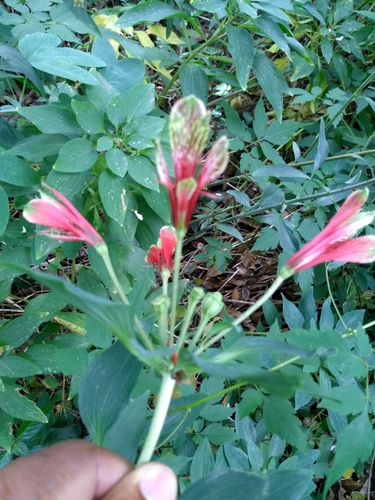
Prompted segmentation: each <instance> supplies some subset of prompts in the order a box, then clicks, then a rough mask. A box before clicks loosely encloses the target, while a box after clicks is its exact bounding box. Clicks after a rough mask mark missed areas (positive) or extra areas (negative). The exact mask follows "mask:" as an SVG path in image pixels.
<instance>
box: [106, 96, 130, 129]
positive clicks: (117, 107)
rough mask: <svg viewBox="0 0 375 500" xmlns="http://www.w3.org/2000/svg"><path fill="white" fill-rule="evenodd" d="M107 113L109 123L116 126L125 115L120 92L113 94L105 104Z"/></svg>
mask: <svg viewBox="0 0 375 500" xmlns="http://www.w3.org/2000/svg"><path fill="white" fill-rule="evenodd" d="M107 115H108V118H109V120H110V121H111V123H113V125H114V126H115V127H118V126H119V125H121V124H122V123H123V121H124V120H125V117H126V112H125V105H124V101H123V99H122V97H121V95H120V94H115V95H114V96H113V97H111V99H110V100H109V103H108V105H107Z"/></svg>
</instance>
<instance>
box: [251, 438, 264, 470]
mask: <svg viewBox="0 0 375 500" xmlns="http://www.w3.org/2000/svg"><path fill="white" fill-rule="evenodd" d="M247 455H248V457H249V462H250V464H251V467H252V469H253V470H254V471H258V470H259V471H260V470H261V468H262V467H263V454H262V452H261V451H260V448H259V446H257V445H256V444H255V443H253V442H252V441H248V443H247Z"/></svg>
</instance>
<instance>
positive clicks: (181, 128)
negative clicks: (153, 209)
mask: <svg viewBox="0 0 375 500" xmlns="http://www.w3.org/2000/svg"><path fill="white" fill-rule="evenodd" d="M209 131H210V125H209V113H208V112H207V110H206V108H205V106H204V104H203V102H202V101H200V100H199V99H196V98H195V97H193V96H190V97H186V98H184V99H180V100H179V101H178V102H177V103H176V104H175V105H174V106H173V108H172V111H171V115H170V123H169V135H170V141H171V149H172V160H173V169H174V181H172V179H171V177H170V175H169V171H168V167H167V163H166V161H165V158H164V155H163V152H162V150H161V148H160V146H159V145H158V149H157V156H156V164H157V169H158V175H159V180H160V183H161V184H163V185H164V186H165V187H166V188H167V189H168V193H169V198H170V202H171V208H172V218H173V223H174V225H175V227H176V228H177V230H178V231H180V230H182V231H185V230H186V229H187V227H188V225H189V223H190V219H191V216H192V214H193V211H194V207H195V204H196V203H197V200H198V197H199V195H200V194H204V195H206V196H213V195H210V194H209V193H207V192H205V191H203V188H204V187H205V186H207V184H209V183H210V182H212V181H213V180H215V179H217V178H218V177H219V176H220V175H221V174H222V173H223V172H224V170H225V169H226V166H227V163H228V139H227V138H226V137H221V138H220V139H219V140H218V141H217V142H216V143H215V145H214V146H213V148H212V149H211V150H210V152H209V154H208V156H207V158H206V160H205V161H204V162H203V165H202V168H201V170H200V172H199V174H198V175H197V176H196V171H197V168H198V165H199V163H200V162H201V159H202V155H203V150H204V147H205V145H206V143H207V139H208V134H209Z"/></svg>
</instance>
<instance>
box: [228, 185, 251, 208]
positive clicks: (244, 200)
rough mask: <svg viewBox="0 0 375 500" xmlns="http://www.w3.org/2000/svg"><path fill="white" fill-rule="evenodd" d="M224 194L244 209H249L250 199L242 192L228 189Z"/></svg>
mask: <svg viewBox="0 0 375 500" xmlns="http://www.w3.org/2000/svg"><path fill="white" fill-rule="evenodd" d="M226 193H227V194H230V195H232V196H233V198H234V199H235V200H236V202H237V203H240V204H241V205H243V206H244V207H248V208H250V198H249V197H248V195H247V194H246V193H244V192H243V191H240V190H237V189H228V190H227V191H226Z"/></svg>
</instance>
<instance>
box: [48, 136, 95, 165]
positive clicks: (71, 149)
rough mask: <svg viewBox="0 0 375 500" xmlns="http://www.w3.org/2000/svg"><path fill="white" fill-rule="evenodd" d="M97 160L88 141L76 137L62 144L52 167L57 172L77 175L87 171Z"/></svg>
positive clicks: (93, 149) (93, 148) (91, 144)
mask: <svg viewBox="0 0 375 500" xmlns="http://www.w3.org/2000/svg"><path fill="white" fill-rule="evenodd" d="M97 158H98V152H97V150H96V148H95V145H94V144H93V143H92V142H91V141H89V140H88V139H83V138H82V137H77V138H76V139H72V140H71V141H69V142H67V143H66V144H64V146H63V147H62V148H61V149H60V153H59V156H58V158H57V161H56V163H55V165H54V167H53V168H54V170H57V171H58V172H67V173H77V172H85V171H86V170H89V168H91V167H92V166H93V165H94V163H95V162H96V160H97Z"/></svg>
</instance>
